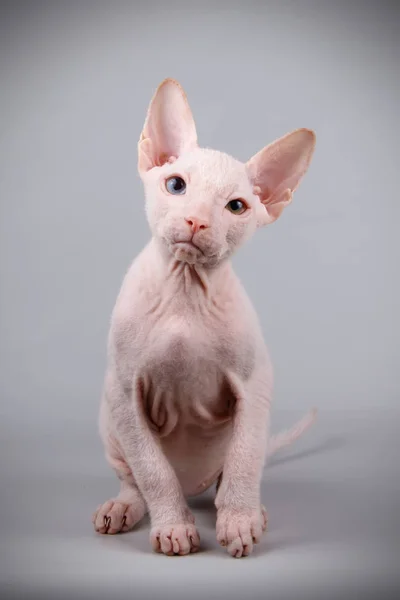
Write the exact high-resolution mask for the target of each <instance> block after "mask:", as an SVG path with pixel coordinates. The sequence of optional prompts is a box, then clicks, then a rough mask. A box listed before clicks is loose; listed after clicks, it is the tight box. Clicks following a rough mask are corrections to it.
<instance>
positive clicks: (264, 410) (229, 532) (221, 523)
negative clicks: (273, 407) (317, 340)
mask: <svg viewBox="0 0 400 600" xmlns="http://www.w3.org/2000/svg"><path fill="white" fill-rule="evenodd" d="M230 381H231V387H232V391H233V393H234V395H235V397H236V410H235V415H234V427H233V433H232V438H231V441H230V445H229V448H228V452H227V455H226V459H225V463H224V468H223V474H222V480H221V483H220V485H219V488H218V492H217V496H216V499H215V505H216V507H217V539H218V541H219V543H220V544H221V545H222V546H225V547H226V548H227V550H228V552H229V554H231V555H232V556H234V557H236V558H240V557H241V556H247V555H248V554H251V552H252V551H253V545H254V544H255V543H258V542H259V541H260V538H261V535H262V533H263V531H265V529H266V526H267V513H266V510H265V508H264V507H263V506H262V504H261V498H260V484H261V477H262V471H263V467H264V462H265V456H266V450H267V441H268V431H269V406H270V387H271V386H270V385H269V384H268V381H267V380H266V378H265V374H263V375H262V376H260V377H259V378H258V377H257V376H254V377H253V378H252V379H251V381H249V382H246V383H242V382H241V381H240V380H239V379H238V378H236V377H235V376H233V375H232V376H230Z"/></svg>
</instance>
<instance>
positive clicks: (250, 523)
mask: <svg viewBox="0 0 400 600" xmlns="http://www.w3.org/2000/svg"><path fill="white" fill-rule="evenodd" d="M267 521H268V517H267V511H266V510H265V507H264V506H260V508H259V509H258V510H250V511H248V512H247V511H237V510H233V509H230V508H227V507H223V508H220V509H219V510H218V513H217V540H218V542H219V543H220V544H221V546H226V548H227V550H228V552H229V554H230V555H231V556H233V557H235V558H241V557H242V556H248V555H249V554H251V553H252V552H253V545H254V544H258V542H259V541H260V539H261V536H262V533H263V531H265V530H266V528H267Z"/></svg>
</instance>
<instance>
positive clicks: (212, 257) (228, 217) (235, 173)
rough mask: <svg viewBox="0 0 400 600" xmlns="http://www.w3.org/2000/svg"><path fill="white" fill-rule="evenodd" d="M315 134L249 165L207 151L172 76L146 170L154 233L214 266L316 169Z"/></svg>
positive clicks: (151, 132) (153, 117)
mask: <svg viewBox="0 0 400 600" xmlns="http://www.w3.org/2000/svg"><path fill="white" fill-rule="evenodd" d="M314 146H315V134H314V133H313V132H312V131H310V130H308V129H298V130H296V131H294V132H292V133H289V134H287V135H285V136H284V137H282V138H280V139H278V140H276V141H275V142H273V143H272V144H269V145H268V146H266V147H265V148H263V149H262V150H261V151H260V152H258V153H257V154H255V155H254V156H253V157H252V158H251V159H250V160H249V161H248V162H247V163H242V162H240V161H238V160H235V159H234V158H232V157H231V156H229V155H228V154H225V153H223V152H218V151H216V150H209V149H205V148H200V147H199V146H198V143H197V133H196V126H195V123H194V120H193V116H192V113H191V110H190V107H189V104H188V102H187V99H186V95H185V93H184V91H183V89H182V88H181V86H180V85H179V83H177V82H176V81H174V80H172V79H166V80H165V81H163V82H162V83H161V84H160V86H159V87H158V89H157V91H156V93H155V95H154V97H153V99H152V101H151V103H150V106H149V110H148V114H147V118H146V121H145V124H144V127H143V131H142V134H141V136H140V140H139V144H138V154H139V157H138V158H139V161H138V168H139V174H140V176H141V178H142V181H143V184H144V189H145V195H146V213H147V218H148V221H149V225H150V228H151V231H152V234H153V236H154V237H156V238H157V239H158V240H159V241H160V242H161V243H162V244H163V246H164V247H165V248H166V249H167V250H168V251H169V252H170V253H171V254H172V255H173V256H175V258H176V259H178V260H180V261H186V262H189V263H192V264H194V263H197V264H199V263H200V264H203V265H204V266H213V265H216V264H218V262H220V261H221V260H223V259H224V258H227V257H229V256H230V255H231V254H232V253H233V252H234V251H235V250H236V249H237V248H238V247H239V246H240V245H241V244H242V243H243V242H244V241H245V240H246V239H248V238H249V237H250V236H251V235H252V234H253V233H254V231H255V230H256V229H257V228H258V227H262V226H264V225H268V224H269V223H272V222H273V221H275V220H276V219H277V218H278V217H279V215H280V214H281V212H282V211H283V209H284V208H285V206H287V205H288V204H289V203H290V202H291V199H292V193H293V192H294V191H295V189H296V188H297V187H298V185H299V183H300V180H301V179H302V177H303V175H304V174H305V172H306V171H307V169H308V166H309V164H310V161H311V157H312V154H313V151H314Z"/></svg>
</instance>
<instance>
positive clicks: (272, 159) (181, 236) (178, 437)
mask: <svg viewBox="0 0 400 600" xmlns="http://www.w3.org/2000/svg"><path fill="white" fill-rule="evenodd" d="M314 145H315V135H314V133H313V132H312V131H309V130H307V129H298V130H296V131H294V132H292V133H290V134H288V135H285V136H284V137H282V138H280V139H278V140H277V141H275V142H273V143H272V144H270V145H268V146H266V147H265V148H264V149H263V150H261V151H260V152H258V154H256V155H255V156H253V157H252V158H251V159H250V160H249V161H248V162H247V163H246V164H244V163H241V162H239V161H237V160H235V159H234V158H232V157H230V156H228V155H227V154H224V153H222V152H217V151H215V150H210V149H204V148H200V147H199V146H198V144H197V134H196V128H195V123H194V120H193V117H192V113H191V110H190V107H189V105H188V102H187V99H186V95H185V93H184V91H183V90H182V88H181V86H180V85H179V84H178V83H177V82H176V81H174V80H172V79H166V80H165V81H163V82H162V83H161V84H160V86H159V87H158V89H157V91H156V93H155V95H154V97H153V99H152V101H151V103H150V107H149V109H148V114H147V118H146V121H145V124H144V128H143V131H142V134H141V137H140V140H139V144H138V158H139V160H138V170H139V174H140V177H141V179H142V181H143V184H144V189H145V196H146V214H147V218H148V222H149V225H150V229H151V232H152V239H151V241H150V242H149V243H148V245H147V246H146V247H145V248H144V249H143V250H142V252H141V253H140V254H139V255H138V256H137V258H136V260H135V261H134V262H133V264H132V265H131V267H130V269H129V271H128V273H127V274H126V276H125V279H124V281H123V284H122V288H121V291H120V293H119V296H118V299H117V302H116V305H115V308H114V311H113V315H112V319H111V327H110V334H109V342H108V365H107V370H106V375H105V384H104V393H103V397H102V402H101V409H100V433H101V437H102V440H103V442H104V446H105V451H106V457H107V459H108V461H109V463H110V464H111V465H112V467H113V468H114V469H115V471H116V473H117V475H118V477H119V479H120V481H121V489H120V492H119V494H118V496H117V497H116V498H113V499H112V500H109V501H108V502H106V503H105V504H103V505H102V506H100V507H99V508H98V510H97V511H96V512H95V514H94V516H93V523H94V527H95V529H96V531H98V532H100V533H108V534H114V533H118V532H124V531H128V530H130V529H132V528H133V527H134V525H135V524H136V523H137V522H138V521H139V520H140V519H141V518H142V517H143V516H144V514H145V513H146V512H147V511H149V514H150V519H151V533H150V541H151V545H152V547H153V549H154V550H155V551H157V552H162V553H164V554H168V555H172V554H188V553H190V552H195V551H196V550H198V548H199V543H200V539H199V534H198V532H197V529H196V526H195V519H194V517H193V514H192V513H191V511H190V510H189V507H188V505H187V502H186V497H188V496H194V495H196V494H200V493H201V492H203V491H204V490H206V489H207V488H209V487H210V486H211V485H212V484H213V483H214V482H217V495H216V499H215V505H216V508H217V524H216V529H217V539H218V541H219V543H220V544H221V545H222V546H226V547H227V550H228V552H229V553H230V554H231V555H232V556H235V557H241V556H246V555H248V554H250V553H251V552H252V550H253V544H254V543H257V542H259V540H260V537H261V534H262V532H263V531H264V530H265V528H266V523H267V514H266V511H265V508H264V507H263V506H262V504H261V500H260V482H261V476H262V471H263V466H264V463H265V460H266V457H267V456H268V455H269V454H271V453H272V452H274V451H275V450H277V449H278V448H281V447H283V446H285V445H288V444H290V443H291V442H292V441H293V440H294V439H296V438H297V437H299V436H300V435H301V434H302V432H303V431H304V430H305V429H307V428H308V427H309V426H310V425H311V423H312V422H313V421H314V418H315V411H311V412H310V413H309V414H308V415H307V416H306V417H304V418H303V419H302V420H301V421H300V422H299V423H298V424H297V425H296V426H294V427H293V428H292V429H291V430H289V431H288V432H283V433H281V434H280V435H278V436H276V437H275V438H270V439H269V411H270V402H271V396H272V383H273V381H272V369H271V364H270V360H269V357H268V352H267V349H266V346H265V344H264V340H263V336H262V333H261V328H260V325H259V321H258V317H257V315H256V313H255V310H254V308H253V306H252V304H251V302H250V300H249V298H248V296H247V294H246V292H245V290H244V289H243V287H242V285H241V283H240V281H239V280H238V278H237V277H236V275H235V274H234V272H233V269H232V266H231V263H230V257H231V256H232V254H233V252H234V251H236V250H237V248H238V247H239V246H240V245H241V244H243V242H245V240H247V239H248V238H249V237H250V236H251V235H253V233H254V232H255V231H256V229H257V228H259V227H262V226H264V225H269V224H270V223H272V222H273V221H275V220H276V219H277V218H278V217H279V215H280V214H281V212H282V211H283V209H284V207H285V206H287V205H288V204H289V203H290V201H291V199H292V193H293V192H294V190H295V189H296V188H297V187H298V185H299V182H300V180H301V179H302V177H303V175H304V174H305V172H306V171H307V168H308V166H309V164H310V160H311V157H312V154H313V150H314Z"/></svg>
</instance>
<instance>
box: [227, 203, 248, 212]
mask: <svg viewBox="0 0 400 600" xmlns="http://www.w3.org/2000/svg"><path fill="white" fill-rule="evenodd" d="M225 208H227V209H228V210H229V211H230V212H231V213H233V214H234V215H242V214H243V213H244V212H245V211H246V210H247V206H246V204H245V203H244V202H243V200H231V201H230V202H228V204H227V205H226V206H225Z"/></svg>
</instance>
